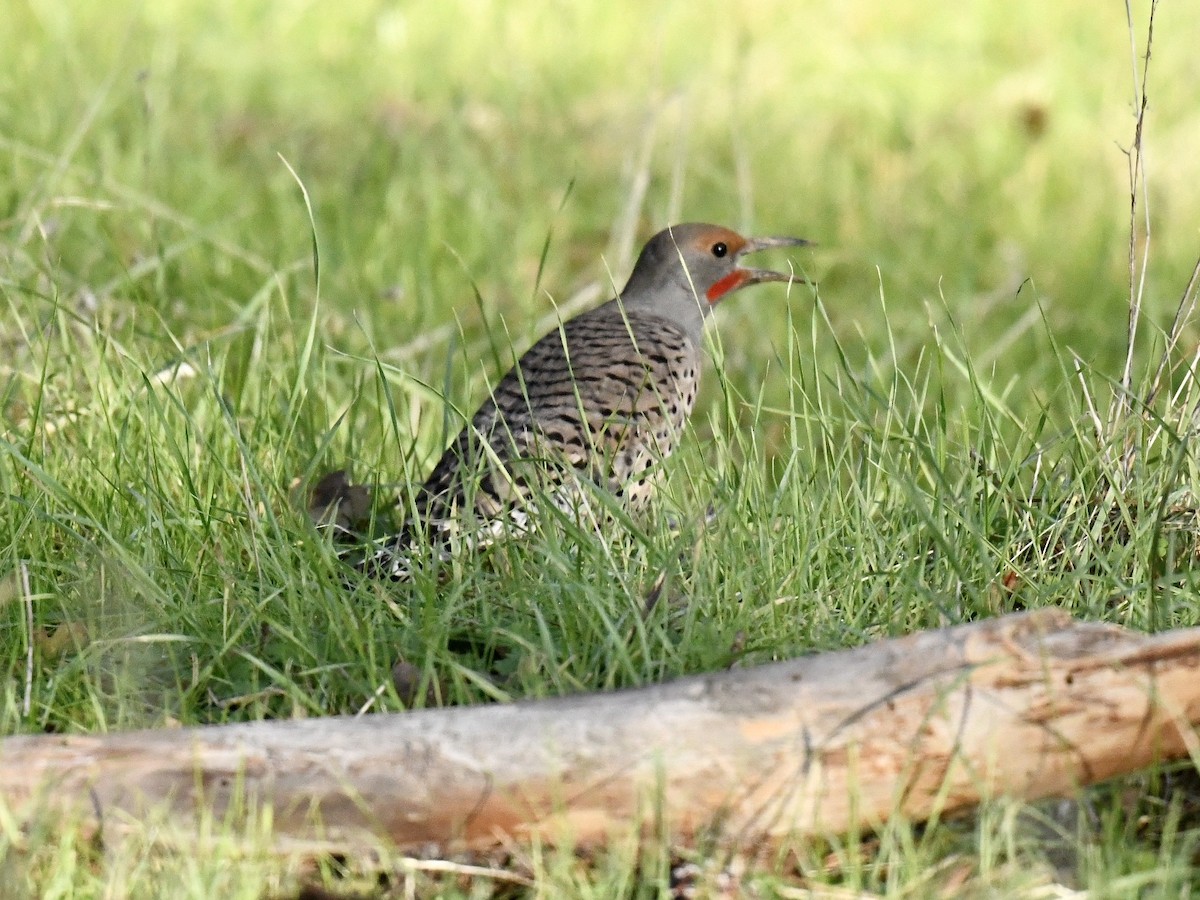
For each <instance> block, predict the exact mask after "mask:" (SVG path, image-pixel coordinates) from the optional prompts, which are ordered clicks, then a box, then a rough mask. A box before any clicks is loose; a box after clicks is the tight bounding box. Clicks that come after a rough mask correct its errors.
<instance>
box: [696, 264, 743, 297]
mask: <svg viewBox="0 0 1200 900" xmlns="http://www.w3.org/2000/svg"><path fill="white" fill-rule="evenodd" d="M749 274H750V273H749V272H747V271H746V270H745V269H734V270H733V271H732V272H730V273H729V274H728V275H726V276H725V277H724V278H722V279H721V280H720V281H718V282H717V283H716V284H714V285H713V286H712V287H710V288H709V289H708V290H707V291H706V292H705V294H704V296H706V297H707V298H708V302H709V303H716V302H717V301H718V300H720V299H721V298H722V297H724V296H725V295H726V294H728V293H729V292H730V291H732V290H735V289H737V288H739V287H741V286H742V284H743V283H744V282H745V281H746V278H747V276H749Z"/></svg>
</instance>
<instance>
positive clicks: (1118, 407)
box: [1109, 0, 1158, 467]
mask: <svg viewBox="0 0 1200 900" xmlns="http://www.w3.org/2000/svg"><path fill="white" fill-rule="evenodd" d="M1157 8H1158V0H1151V3H1150V20H1149V23H1148V25H1147V28H1146V53H1145V56H1144V57H1143V58H1142V71H1141V77H1140V78H1139V77H1138V67H1137V58H1138V57H1137V36H1136V34H1135V32H1134V25H1133V7H1132V4H1131V0H1125V19H1126V22H1127V23H1128V26H1129V50H1130V60H1131V64H1132V66H1133V103H1134V107H1135V108H1136V109H1137V119H1136V121H1135V124H1134V130H1133V145H1132V146H1131V147H1130V148H1129V150H1127V151H1126V157H1127V158H1128V161H1129V324H1128V336H1127V344H1126V347H1125V368H1124V370H1123V371H1122V373H1121V386H1120V391H1119V392H1118V394H1117V397H1116V403H1115V404H1114V405H1113V415H1112V418H1111V419H1110V421H1109V427H1110V431H1109V436H1110V438H1115V437H1116V434H1117V431H1118V429H1119V428H1120V426H1121V424H1122V422H1124V420H1125V417H1126V416H1127V415H1128V413H1129V409H1130V398H1131V397H1132V396H1133V393H1132V388H1133V355H1134V345H1135V342H1136V338H1137V330H1138V323H1139V322H1140V321H1141V315H1142V298H1143V296H1144V293H1145V287H1146V267H1147V263H1148V261H1149V258H1150V203H1149V197H1147V196H1146V165H1145V159H1144V157H1143V154H1142V135H1143V132H1144V130H1145V123H1146V108H1147V102H1148V101H1147V97H1148V94H1147V91H1146V85H1147V79H1148V77H1149V73H1150V49H1151V46H1152V44H1153V41H1154V13H1155V11H1156V10H1157ZM1139 203H1140V205H1141V211H1142V215H1143V218H1144V223H1143V226H1142V232H1141V233H1142V238H1143V240H1142V255H1141V261H1140V266H1139V261H1138V252H1137V245H1138V235H1139V230H1138V206H1139ZM1132 457H1133V450H1132V446H1129V447H1127V449H1126V456H1125V463H1126V466H1127V467H1128V465H1129V464H1130V463H1131V462H1132Z"/></svg>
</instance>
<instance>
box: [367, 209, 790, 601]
mask: <svg viewBox="0 0 1200 900" xmlns="http://www.w3.org/2000/svg"><path fill="white" fill-rule="evenodd" d="M807 243H808V242H807V241H804V240H802V239H800V238H786V237H768V238H744V237H742V236H741V235H739V234H737V233H735V232H733V231H730V230H729V229H727V228H721V227H720V226H717V225H702V224H686V225H675V226H672V227H670V228H667V229H665V230H663V231H660V232H659V233H658V234H656V235H655V236H654V237H653V238H651V239H650V241H649V243H647V244H646V246H645V248H644V249H643V250H642V252H641V255H640V256H639V257H638V261H637V264H636V265H635V266H634V268H633V274H631V275H630V276H629V282H628V283H627V284H626V285H625V287H624V289H623V290H622V291H621V293H620V294H619V295H618V296H617V297H614V298H613V299H612V300H609V301H608V302H607V303H604V304H603V305H601V306H599V307H597V308H595V309H593V310H590V311H589V312H585V313H582V314H581V315H578V316H576V317H575V318H573V319H571V320H569V321H567V322H565V323H564V324H562V325H561V326H560V327H559V328H556V329H554V330H553V331H551V332H550V333H549V334H547V335H546V336H544V337H543V338H542V339H541V340H539V341H538V342H537V343H536V344H534V345H533V346H532V347H530V348H529V350H528V351H527V352H526V353H525V354H524V355H523V356H522V357H521V358H520V360H519V361H518V362H517V364H516V365H515V366H514V367H513V368H512V370H511V371H509V372H508V374H506V375H505V376H504V377H503V378H502V379H501V380H500V382H499V383H498V384H497V385H496V387H495V388H494V389H493V390H492V392H491V396H489V397H488V399H487V400H485V401H484V403H483V404H482V405H481V406H480V407H479V410H478V411H477V412H476V413H475V415H474V416H473V417H472V419H471V421H470V423H469V424H467V425H466V427H464V428H463V429H462V431H461V432H459V434H458V436H457V437H456V438H455V439H454V441H453V442H452V443H451V444H450V446H449V447H448V448H447V449H446V451H445V453H443V454H442V457H441V459H440V460H439V461H438V463H437V465H436V466H435V467H434V469H433V473H432V474H431V475H430V476H429V478H428V480H427V481H426V482H425V484H424V485H423V487H422V488H421V490H420V492H419V494H418V496H417V497H416V498H415V502H414V507H415V515H412V516H410V517H409V518H408V520H407V522H406V523H405V525H404V527H403V529H402V530H401V532H400V533H399V534H397V535H394V536H392V537H390V538H385V539H383V540H381V541H379V542H378V543H376V544H375V546H374V547H373V548H372V551H371V553H370V554H369V555H368V557H367V559H366V560H364V562H363V563H362V568H363V569H364V570H365V571H367V572H369V573H371V574H373V575H377V576H381V577H390V578H393V579H397V580H401V579H405V578H407V577H408V575H409V571H410V568H411V566H412V565H413V561H414V560H415V559H417V558H420V557H422V556H430V555H433V556H440V557H442V558H447V557H448V556H449V555H450V554H451V553H452V552H453V550H454V548H455V547H457V546H459V545H466V546H471V547H479V546H482V545H484V544H487V543H490V542H491V541H492V540H494V539H495V538H496V537H498V536H500V535H502V534H506V533H511V532H519V531H523V530H525V529H527V528H529V527H531V523H532V521H533V517H534V516H535V515H536V514H537V505H538V503H539V502H541V503H545V502H550V503H553V504H554V505H555V506H557V507H558V508H559V509H561V510H564V511H567V512H571V511H577V510H578V507H579V504H580V503H583V502H586V496H587V491H586V486H585V485H584V482H589V483H590V484H591V485H594V486H595V485H598V486H600V487H602V488H605V489H607V490H609V491H611V492H612V494H614V495H616V497H618V498H620V499H622V500H624V501H625V502H626V503H627V504H628V505H629V506H630V507H631V508H633V509H637V508H640V507H641V506H643V505H644V504H645V501H646V500H647V498H648V497H649V496H650V493H651V492H652V489H653V485H654V481H655V475H656V463H658V462H660V461H661V460H662V459H664V458H665V457H666V456H668V455H669V454H670V453H671V451H672V450H673V449H674V448H675V445H676V443H677V442H678V439H679V435H680V432H681V430H682V428H683V426H684V424H685V423H686V422H687V419H688V416H689V415H690V414H691V412H692V406H693V405H694V403H695V400H696V390H697V387H698V385H699V381H700V364H701V336H702V332H703V329H704V323H705V321H706V320H707V319H708V317H709V316H710V315H712V312H713V309H714V307H715V306H716V305H717V303H719V302H720V301H721V300H723V299H725V298H726V297H728V296H729V295H730V294H732V293H734V292H735V291H737V290H740V289H741V288H744V287H748V286H749V285H752V284H758V283H760V282H764V281H785V282H786V281H793V280H794V281H802V280H803V279H800V278H795V277H794V276H792V275H787V274H783V273H781V272H773V271H771V270H769V269H750V268H743V267H742V266H741V265H740V260H741V258H742V257H743V256H745V255H746V254H748V253H753V252H755V251H758V250H765V249H768V248H771V247H794V246H801V245H804V244H807ZM400 503H401V506H402V509H404V510H406V511H407V510H409V509H410V507H409V506H408V504H407V502H406V501H405V500H403V499H402V500H401V501H400Z"/></svg>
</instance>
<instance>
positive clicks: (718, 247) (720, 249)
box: [712, 241, 729, 259]
mask: <svg viewBox="0 0 1200 900" xmlns="http://www.w3.org/2000/svg"><path fill="white" fill-rule="evenodd" d="M728 252H729V248H728V247H726V246H725V242H724V241H717V242H716V243H715V244H713V245H712V255H713V256H715V257H716V258H717V259H720V258H721V257H723V256H724V255H725V254H726V253H728Z"/></svg>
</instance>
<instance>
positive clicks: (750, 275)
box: [738, 237, 812, 284]
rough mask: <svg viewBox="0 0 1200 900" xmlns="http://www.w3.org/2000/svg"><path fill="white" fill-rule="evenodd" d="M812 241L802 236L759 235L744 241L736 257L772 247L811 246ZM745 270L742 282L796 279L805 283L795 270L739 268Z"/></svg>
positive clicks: (756, 282)
mask: <svg viewBox="0 0 1200 900" xmlns="http://www.w3.org/2000/svg"><path fill="white" fill-rule="evenodd" d="M811 246H812V241H806V240H804V238H793V237H761V238H750V240H748V241H746V246H744V247H743V248H742V252H741V253H739V254H738V259H741V258H742V257H743V256H745V255H746V254H747V253H757V252H758V251H759V250H770V249H771V248H773V247H811ZM741 271H742V272H745V273H746V274H745V276H743V277H744V280H743V281H742V284H758V283H759V282H762V281H797V282H800V283H801V284H807V282H806V281H805V279H804V278H803V277H802V276H799V275H797V274H796V273H795V272H788V273H786V274H785V273H783V272H773V271H771V270H770V269H741Z"/></svg>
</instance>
